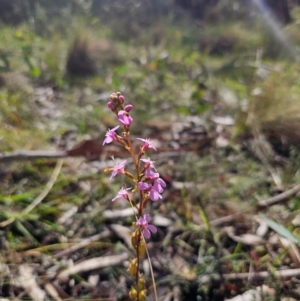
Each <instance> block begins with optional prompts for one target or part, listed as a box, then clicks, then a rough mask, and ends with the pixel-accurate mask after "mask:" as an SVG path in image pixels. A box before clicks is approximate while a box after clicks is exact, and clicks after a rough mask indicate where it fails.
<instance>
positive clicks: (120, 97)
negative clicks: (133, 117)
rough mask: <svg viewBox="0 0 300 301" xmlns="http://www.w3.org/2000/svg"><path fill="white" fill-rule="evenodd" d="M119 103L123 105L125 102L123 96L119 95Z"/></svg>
mask: <svg viewBox="0 0 300 301" xmlns="http://www.w3.org/2000/svg"><path fill="white" fill-rule="evenodd" d="M119 102H120V104H123V103H124V102H125V97H124V96H123V95H119Z"/></svg>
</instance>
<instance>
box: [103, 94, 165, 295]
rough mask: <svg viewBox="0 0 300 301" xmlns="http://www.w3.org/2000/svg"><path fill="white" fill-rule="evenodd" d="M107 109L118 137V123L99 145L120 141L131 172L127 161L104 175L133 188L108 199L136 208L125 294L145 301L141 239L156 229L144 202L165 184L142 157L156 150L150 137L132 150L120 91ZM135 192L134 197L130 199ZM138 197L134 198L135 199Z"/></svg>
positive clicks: (153, 198)
mask: <svg viewBox="0 0 300 301" xmlns="http://www.w3.org/2000/svg"><path fill="white" fill-rule="evenodd" d="M107 106H108V108H109V109H110V110H111V111H112V112H113V113H115V114H116V116H117V117H118V120H119V122H120V124H121V126H122V127H123V132H122V136H120V135H118V134H117V130H118V129H119V128H120V125H118V126H116V127H114V128H112V129H111V130H110V129H109V130H108V131H107V132H106V134H105V139H104V141H103V145H105V144H109V143H111V142H116V143H119V144H121V145H122V146H123V147H124V148H125V149H126V150H127V151H128V152H129V156H130V157H131V158H132V161H133V165H134V172H133V173H130V172H129V171H127V169H126V165H127V160H124V161H122V162H120V163H117V164H116V165H115V166H114V167H112V168H107V169H106V170H105V171H104V172H105V174H108V173H111V175H110V179H113V178H114V177H116V176H117V175H118V174H123V175H125V176H126V177H128V178H129V179H130V180H131V182H132V185H133V187H132V188H126V187H121V189H120V191H119V192H118V194H117V195H116V196H115V197H114V198H113V199H112V201H115V200H117V199H125V200H127V201H128V203H129V204H130V206H132V207H135V208H136V210H137V220H136V222H134V223H133V225H134V226H135V230H134V232H133V233H132V235H131V244H132V247H133V249H134V250H135V254H136V257H135V258H133V259H131V260H130V264H129V268H128V272H129V274H130V275H132V276H133V277H134V279H135V286H133V287H131V290H130V292H129V297H130V299H131V300H133V301H144V300H146V294H147V291H146V287H145V278H144V276H143V274H142V273H141V272H140V260H141V259H142V258H143V257H144V256H145V253H146V246H145V239H150V237H151V234H152V233H156V232H157V229H156V227H155V226H154V225H152V224H150V223H149V222H150V215H149V214H147V213H145V212H144V211H145V208H146V205H147V203H148V202H149V200H150V201H152V202H156V201H159V200H160V199H162V193H163V190H164V188H165V187H166V183H165V181H164V180H163V179H161V178H160V177H159V173H158V172H157V170H156V167H155V164H154V162H153V161H151V159H150V158H143V157H144V155H145V152H146V151H147V150H148V149H153V150H154V151H156V148H155V146H154V145H153V143H152V142H151V140H150V139H144V138H137V140H138V141H139V142H141V145H140V147H139V151H138V152H135V150H134V148H133V144H132V140H131V137H130V126H131V124H132V122H133V118H132V117H131V116H130V112H131V110H132V109H133V106H132V105H131V104H127V105H126V104H125V97H124V96H123V95H122V94H121V93H120V92H117V93H113V94H112V95H111V96H110V101H109V102H108V103H107ZM135 195H138V198H134V196H135ZM135 199H138V201H135Z"/></svg>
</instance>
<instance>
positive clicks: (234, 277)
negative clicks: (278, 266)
mask: <svg viewBox="0 0 300 301" xmlns="http://www.w3.org/2000/svg"><path fill="white" fill-rule="evenodd" d="M271 274H272V275H273V276H274V277H276V278H280V279H287V278H292V277H299V275H300V269H288V270H279V271H274V272H273V271H272V273H271V272H269V271H263V272H250V273H232V274H223V275H210V276H209V275H207V276H204V277H202V278H201V280H200V281H201V283H203V284H204V283H208V282H210V281H211V280H214V281H217V282H221V281H224V280H227V281H240V280H250V281H262V280H265V279H266V278H267V277H269V276H270V275H271Z"/></svg>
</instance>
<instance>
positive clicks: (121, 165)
mask: <svg viewBox="0 0 300 301" xmlns="http://www.w3.org/2000/svg"><path fill="white" fill-rule="evenodd" d="M126 161H127V160H124V161H122V162H120V163H118V164H117V165H116V166H115V167H114V168H113V169H112V173H111V176H110V179H112V178H114V177H115V176H116V175H117V174H119V173H124V172H125V170H124V167H125V164H126Z"/></svg>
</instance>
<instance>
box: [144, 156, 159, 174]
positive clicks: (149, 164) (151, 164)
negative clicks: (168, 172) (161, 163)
mask: <svg viewBox="0 0 300 301" xmlns="http://www.w3.org/2000/svg"><path fill="white" fill-rule="evenodd" d="M141 161H143V162H144V163H145V169H148V168H149V167H150V168H153V169H154V170H155V171H156V167H155V165H154V161H151V160H150V158H148V159H141Z"/></svg>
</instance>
